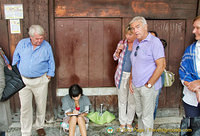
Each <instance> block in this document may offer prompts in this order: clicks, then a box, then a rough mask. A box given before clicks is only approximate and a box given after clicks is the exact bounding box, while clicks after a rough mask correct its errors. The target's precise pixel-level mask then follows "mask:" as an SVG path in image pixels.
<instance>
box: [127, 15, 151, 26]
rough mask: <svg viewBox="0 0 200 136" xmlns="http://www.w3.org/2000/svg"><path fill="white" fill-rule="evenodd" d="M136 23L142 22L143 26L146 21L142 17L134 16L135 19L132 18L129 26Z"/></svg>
mask: <svg viewBox="0 0 200 136" xmlns="http://www.w3.org/2000/svg"><path fill="white" fill-rule="evenodd" d="M136 21H140V22H142V24H143V25H146V24H147V21H146V19H145V18H144V17H142V16H136V17H134V18H133V19H132V20H131V22H130V23H129V24H132V23H134V22H136Z"/></svg>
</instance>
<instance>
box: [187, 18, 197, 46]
mask: <svg viewBox="0 0 200 136" xmlns="http://www.w3.org/2000/svg"><path fill="white" fill-rule="evenodd" d="M186 28H187V31H186V34H185V49H186V48H187V46H189V45H191V44H192V43H193V42H194V41H195V36H194V34H193V33H192V31H193V20H186Z"/></svg>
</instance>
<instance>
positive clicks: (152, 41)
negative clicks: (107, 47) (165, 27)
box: [129, 16, 166, 136]
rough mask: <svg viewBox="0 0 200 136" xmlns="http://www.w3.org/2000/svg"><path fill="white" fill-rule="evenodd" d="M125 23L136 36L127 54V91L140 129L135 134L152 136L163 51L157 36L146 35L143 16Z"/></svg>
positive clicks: (163, 58)
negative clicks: (129, 62) (128, 90)
mask: <svg viewBox="0 0 200 136" xmlns="http://www.w3.org/2000/svg"><path fill="white" fill-rule="evenodd" d="M129 24H130V26H131V29H132V31H133V33H135V35H136V40H135V41H134V43H133V50H132V54H131V64H132V72H131V74H132V79H130V91H131V93H133V94H134V98H135V102H136V114H137V116H138V129H140V130H144V131H143V132H142V133H138V135H142V136H143V135H144V136H152V131H153V124H154V118H153V113H154V108H155V100H156V96H157V94H158V90H159V89H160V88H161V87H162V84H161V78H160V76H161V74H162V72H163V71H164V69H165V66H166V64H165V53H164V48H163V45H162V43H161V41H160V40H159V39H158V38H157V37H155V36H153V35H151V34H150V33H148V29H147V22H146V20H145V18H144V17H140V16H137V17H135V18H133V19H132V20H131V22H130V23H129Z"/></svg>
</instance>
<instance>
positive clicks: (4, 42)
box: [0, 20, 10, 60]
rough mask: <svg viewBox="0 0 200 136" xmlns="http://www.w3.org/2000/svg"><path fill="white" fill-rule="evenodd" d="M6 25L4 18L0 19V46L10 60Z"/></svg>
mask: <svg viewBox="0 0 200 136" xmlns="http://www.w3.org/2000/svg"><path fill="white" fill-rule="evenodd" d="M8 35H9V34H8V27H7V22H6V20H0V47H1V48H2V49H3V50H4V52H5V54H6V56H7V57H8V58H9V60H10V57H9V56H10V48H9V40H8Z"/></svg>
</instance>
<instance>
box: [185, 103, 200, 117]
mask: <svg viewBox="0 0 200 136" xmlns="http://www.w3.org/2000/svg"><path fill="white" fill-rule="evenodd" d="M183 107H184V110H185V116H186V117H192V118H193V117H199V116H200V104H198V106H197V107H195V106H191V105H189V104H187V103H185V102H183Z"/></svg>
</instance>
